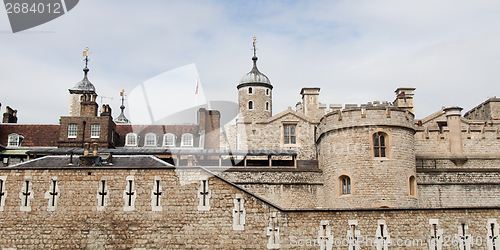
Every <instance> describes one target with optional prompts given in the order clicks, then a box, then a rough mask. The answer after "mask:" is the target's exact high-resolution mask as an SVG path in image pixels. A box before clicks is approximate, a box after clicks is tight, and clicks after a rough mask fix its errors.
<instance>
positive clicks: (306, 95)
mask: <svg viewBox="0 0 500 250" xmlns="http://www.w3.org/2000/svg"><path fill="white" fill-rule="evenodd" d="M319 90H320V88H318V87H306V88H302V90H301V91H300V94H301V95H302V111H303V113H304V115H306V116H309V117H318V116H319V115H320V114H321V112H320V109H319V100H318V99H319ZM323 113H324V112H323Z"/></svg>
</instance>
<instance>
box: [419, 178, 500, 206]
mask: <svg viewBox="0 0 500 250" xmlns="http://www.w3.org/2000/svg"><path fill="white" fill-rule="evenodd" d="M417 187H418V206H419V207H458V206H467V207H482V206H500V200H499V199H498V197H499V195H498V194H499V193H500V185H499V184H495V185H493V184H481V185H476V184H441V185H436V184H431V185H427V184H418V183H417Z"/></svg>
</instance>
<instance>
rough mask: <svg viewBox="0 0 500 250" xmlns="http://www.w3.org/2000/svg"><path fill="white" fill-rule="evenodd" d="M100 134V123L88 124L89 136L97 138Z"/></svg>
mask: <svg viewBox="0 0 500 250" xmlns="http://www.w3.org/2000/svg"><path fill="white" fill-rule="evenodd" d="M100 136H101V124H92V125H90V138H99V137H100Z"/></svg>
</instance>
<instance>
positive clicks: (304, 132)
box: [237, 114, 316, 160]
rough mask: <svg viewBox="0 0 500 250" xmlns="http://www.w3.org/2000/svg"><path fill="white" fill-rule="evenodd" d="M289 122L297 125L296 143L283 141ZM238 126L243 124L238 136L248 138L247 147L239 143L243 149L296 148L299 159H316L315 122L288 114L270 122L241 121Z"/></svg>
mask: <svg viewBox="0 0 500 250" xmlns="http://www.w3.org/2000/svg"><path fill="white" fill-rule="evenodd" d="M288 124H294V125H296V140H297V141H296V144H285V143H284V141H283V129H284V128H283V126H285V125H288ZM237 126H243V128H239V129H238V131H239V133H240V134H239V135H238V136H239V137H240V138H243V139H242V140H245V138H246V140H245V141H246V148H241V147H240V146H241V145H238V147H239V148H241V149H255V150H260V149H266V150H294V151H295V152H297V159H299V160H314V159H316V148H315V145H314V124H311V123H309V122H307V121H305V120H302V119H301V118H298V117H297V116H294V115H292V114H287V115H285V116H284V117H282V118H280V119H276V120H274V121H271V122H270V123H258V122H257V123H251V124H250V123H248V124H240V123H239V124H237ZM243 131H244V132H243Z"/></svg>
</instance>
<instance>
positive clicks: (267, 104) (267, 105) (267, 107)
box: [266, 102, 269, 111]
mask: <svg viewBox="0 0 500 250" xmlns="http://www.w3.org/2000/svg"><path fill="white" fill-rule="evenodd" d="M266 111H269V102H266Z"/></svg>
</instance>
